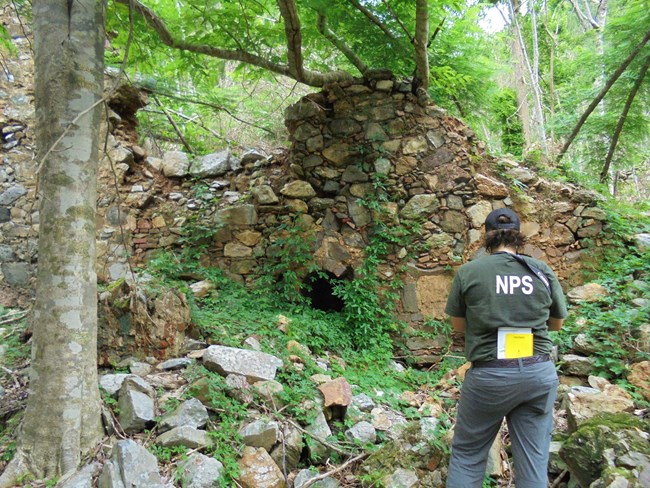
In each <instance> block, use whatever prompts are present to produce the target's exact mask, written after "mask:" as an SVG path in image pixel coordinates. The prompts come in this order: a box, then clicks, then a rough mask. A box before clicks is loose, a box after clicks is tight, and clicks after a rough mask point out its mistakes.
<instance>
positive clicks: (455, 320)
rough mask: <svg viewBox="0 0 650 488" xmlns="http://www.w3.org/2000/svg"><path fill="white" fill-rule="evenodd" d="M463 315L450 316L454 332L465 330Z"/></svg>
mask: <svg viewBox="0 0 650 488" xmlns="http://www.w3.org/2000/svg"><path fill="white" fill-rule="evenodd" d="M465 325H466V322H465V317H451V327H452V329H453V330H454V332H465Z"/></svg>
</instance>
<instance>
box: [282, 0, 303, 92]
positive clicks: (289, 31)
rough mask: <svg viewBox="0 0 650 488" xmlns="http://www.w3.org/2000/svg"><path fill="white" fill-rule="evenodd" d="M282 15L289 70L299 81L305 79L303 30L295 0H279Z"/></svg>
mask: <svg viewBox="0 0 650 488" xmlns="http://www.w3.org/2000/svg"><path fill="white" fill-rule="evenodd" d="M277 1H278V8H279V9H280V15H281V16H282V20H283V21H284V33H285V35H286V36H287V60H288V62H289V72H290V73H291V74H292V75H293V77H294V78H295V79H296V80H298V81H303V76H304V74H303V69H304V67H303V59H302V31H301V29H300V17H298V10H297V8H296V2H295V1H294V0H277Z"/></svg>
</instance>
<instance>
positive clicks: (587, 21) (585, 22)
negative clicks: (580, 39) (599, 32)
mask: <svg viewBox="0 0 650 488" xmlns="http://www.w3.org/2000/svg"><path fill="white" fill-rule="evenodd" d="M569 3H570V4H571V6H572V7H573V10H575V13H576V16H577V17H578V20H579V21H580V25H581V26H582V29H583V30H585V31H586V30H587V28H588V27H592V28H594V29H600V25H598V22H596V21H595V20H594V18H593V16H592V15H591V12H590V13H589V15H588V16H587V15H585V14H584V12H583V11H582V10H581V9H580V5H578V2H577V1H576V0H569Z"/></svg>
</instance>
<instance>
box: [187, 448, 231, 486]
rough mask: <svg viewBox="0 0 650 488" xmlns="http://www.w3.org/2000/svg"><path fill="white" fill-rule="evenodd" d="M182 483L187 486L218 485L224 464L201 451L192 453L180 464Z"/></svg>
mask: <svg viewBox="0 0 650 488" xmlns="http://www.w3.org/2000/svg"><path fill="white" fill-rule="evenodd" d="M178 468H179V472H180V477H181V483H182V486H184V487H185V488H212V487H214V486H218V483H217V480H218V479H219V478H220V477H221V472H222V471H223V464H221V463H220V462H219V461H217V460H216V459H214V458H211V457H208V456H205V455H203V454H200V453H194V454H192V455H191V456H190V457H189V458H188V459H187V460H186V461H181V462H180V463H179V464H178Z"/></svg>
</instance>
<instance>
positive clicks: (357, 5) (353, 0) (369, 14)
mask: <svg viewBox="0 0 650 488" xmlns="http://www.w3.org/2000/svg"><path fill="white" fill-rule="evenodd" d="M348 1H349V2H350V3H351V4H352V6H353V7H354V8H356V9H357V10H358V11H359V12H361V13H362V14H363V15H365V16H366V18H367V19H368V20H369V21H370V22H372V23H373V24H375V25H376V26H377V27H379V28H380V29H381V30H382V32H383V33H384V34H386V35H387V36H388V37H389V38H390V39H393V40H395V39H396V38H395V34H393V33H392V32H391V31H390V29H389V28H388V27H387V26H386V24H384V23H383V22H382V21H381V20H379V18H378V17H377V16H376V15H375V14H373V13H372V12H371V11H370V10H368V9H367V8H366V7H364V6H363V5H361V3H360V2H359V1H358V0H348Z"/></svg>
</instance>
